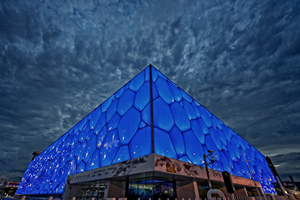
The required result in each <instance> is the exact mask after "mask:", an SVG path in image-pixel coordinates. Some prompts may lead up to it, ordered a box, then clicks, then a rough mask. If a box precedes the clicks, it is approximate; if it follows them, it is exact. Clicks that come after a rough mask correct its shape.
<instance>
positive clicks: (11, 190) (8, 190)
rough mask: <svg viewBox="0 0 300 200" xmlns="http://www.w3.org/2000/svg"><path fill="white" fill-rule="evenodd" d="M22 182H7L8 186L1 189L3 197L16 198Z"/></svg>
mask: <svg viewBox="0 0 300 200" xmlns="http://www.w3.org/2000/svg"><path fill="white" fill-rule="evenodd" d="M19 184H20V182H7V185H6V186H5V187H4V188H1V190H2V195H3V196H4V197H11V196H14V195H15V193H16V191H17V189H18V186H19Z"/></svg>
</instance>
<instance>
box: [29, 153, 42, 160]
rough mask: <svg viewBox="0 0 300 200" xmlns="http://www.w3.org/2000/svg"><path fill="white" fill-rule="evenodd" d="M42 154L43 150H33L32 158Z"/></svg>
mask: <svg viewBox="0 0 300 200" xmlns="http://www.w3.org/2000/svg"><path fill="white" fill-rule="evenodd" d="M40 154H41V152H39V151H35V152H33V153H32V155H33V157H32V159H31V160H33V159H35V158H36V157H37V156H38V155H40Z"/></svg>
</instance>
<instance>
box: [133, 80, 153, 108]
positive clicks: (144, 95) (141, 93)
mask: <svg viewBox="0 0 300 200" xmlns="http://www.w3.org/2000/svg"><path fill="white" fill-rule="evenodd" d="M149 102H150V83H149V82H146V83H144V84H143V85H142V87H141V88H140V89H139V90H138V91H137V93H136V97H135V100H134V107H136V108H137V109H138V110H139V111H142V110H143V109H144V108H145V106H146V105H147V104H148V103H149Z"/></svg>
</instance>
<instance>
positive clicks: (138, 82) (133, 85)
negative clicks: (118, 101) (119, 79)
mask: <svg viewBox="0 0 300 200" xmlns="http://www.w3.org/2000/svg"><path fill="white" fill-rule="evenodd" d="M144 77H145V75H144V71H142V72H141V73H139V74H138V75H137V76H136V77H134V78H133V79H132V80H131V81H130V83H129V89H131V90H132V91H134V92H136V91H138V90H139V89H140V87H141V86H142V85H143V83H144Z"/></svg>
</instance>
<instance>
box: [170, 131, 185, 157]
mask: <svg viewBox="0 0 300 200" xmlns="http://www.w3.org/2000/svg"><path fill="white" fill-rule="evenodd" d="M170 136H171V139H172V142H173V145H174V148H175V150H176V153H177V156H178V157H181V156H183V155H184V154H185V145H184V140H183V136H182V133H181V131H180V130H179V129H178V128H177V127H176V126H174V128H173V129H172V130H171V132H170Z"/></svg>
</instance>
